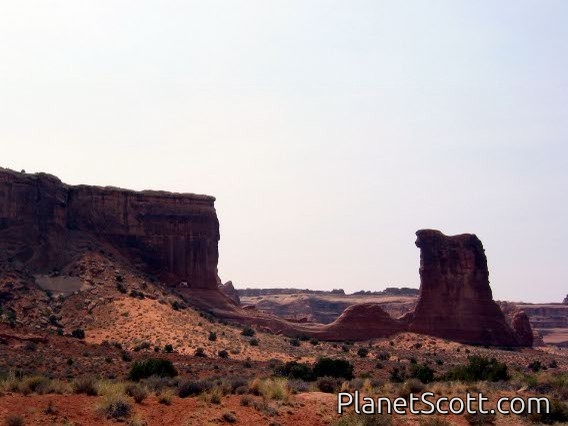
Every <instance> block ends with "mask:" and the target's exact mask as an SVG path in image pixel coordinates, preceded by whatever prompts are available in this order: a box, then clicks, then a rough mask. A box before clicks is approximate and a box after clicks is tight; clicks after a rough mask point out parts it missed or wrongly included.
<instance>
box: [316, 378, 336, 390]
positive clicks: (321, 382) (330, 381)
mask: <svg viewBox="0 0 568 426" xmlns="http://www.w3.org/2000/svg"><path fill="white" fill-rule="evenodd" d="M316 386H317V388H318V389H319V391H320V392H325V393H334V392H337V390H338V389H339V386H340V382H339V381H338V380H337V378H334V377H320V378H319V379H318V380H317V382H316Z"/></svg>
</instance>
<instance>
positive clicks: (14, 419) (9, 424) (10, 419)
mask: <svg viewBox="0 0 568 426" xmlns="http://www.w3.org/2000/svg"><path fill="white" fill-rule="evenodd" d="M4 424H5V425H6V426H24V424H25V422H24V418H23V417H22V416H18V415H15V414H10V415H8V416H6V419H5V420H4Z"/></svg>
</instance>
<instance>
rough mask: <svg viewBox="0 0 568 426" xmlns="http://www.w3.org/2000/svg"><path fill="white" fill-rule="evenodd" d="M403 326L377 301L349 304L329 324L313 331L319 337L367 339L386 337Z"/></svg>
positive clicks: (401, 329)
mask: <svg viewBox="0 0 568 426" xmlns="http://www.w3.org/2000/svg"><path fill="white" fill-rule="evenodd" d="M403 330H404V327H403V325H402V324H401V323H400V321H397V320H395V319H393V318H392V317H391V316H390V315H389V314H387V313H386V312H385V311H384V310H383V309H382V308H381V307H380V305H378V304H377V303H362V304H359V305H352V306H349V307H348V308H347V309H345V311H344V312H343V313H342V314H341V315H340V316H339V318H337V319H336V320H335V321H334V322H332V323H331V324H329V325H327V326H324V327H323V329H322V331H321V332H319V333H315V335H316V336H317V337H318V338H320V339H326V340H337V336H341V339H342V340H345V339H349V340H367V339H369V338H378V337H388V336H392V335H393V334H395V333H398V332H400V331H403Z"/></svg>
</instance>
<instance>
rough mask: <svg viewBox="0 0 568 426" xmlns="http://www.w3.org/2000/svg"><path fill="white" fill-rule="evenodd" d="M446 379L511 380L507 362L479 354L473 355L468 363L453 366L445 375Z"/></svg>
mask: <svg viewBox="0 0 568 426" xmlns="http://www.w3.org/2000/svg"><path fill="white" fill-rule="evenodd" d="M445 378H446V380H459V381H462V382H477V381H482V380H487V381H490V382H498V381H500V380H509V373H508V372H507V364H505V363H502V362H499V361H497V360H496V359H495V358H492V359H488V358H484V357H479V356H471V357H469V359H468V364H467V365H460V366H457V367H454V368H452V369H451V370H450V371H448V373H447V374H446V376H445Z"/></svg>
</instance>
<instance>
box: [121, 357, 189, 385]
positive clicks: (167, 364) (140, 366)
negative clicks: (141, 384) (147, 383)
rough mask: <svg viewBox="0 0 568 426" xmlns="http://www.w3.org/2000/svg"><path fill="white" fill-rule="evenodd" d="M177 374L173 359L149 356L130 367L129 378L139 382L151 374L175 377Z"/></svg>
mask: <svg viewBox="0 0 568 426" xmlns="http://www.w3.org/2000/svg"><path fill="white" fill-rule="evenodd" d="M177 374H178V373H177V371H176V369H175V367H174V365H173V364H172V362H171V361H169V360H167V359H161V358H148V359H146V360H143V361H135V362H134V364H132V367H131V368H130V373H129V374H128V378H129V379H130V380H132V381H133V382H137V381H139V380H140V379H145V378H147V377H150V376H158V377H175V376H177Z"/></svg>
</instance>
